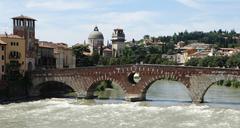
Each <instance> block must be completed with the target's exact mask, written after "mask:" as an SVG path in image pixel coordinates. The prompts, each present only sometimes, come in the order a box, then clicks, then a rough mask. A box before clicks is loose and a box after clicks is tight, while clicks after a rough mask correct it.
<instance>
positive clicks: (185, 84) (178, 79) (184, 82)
mask: <svg viewBox="0 0 240 128" xmlns="http://www.w3.org/2000/svg"><path fill="white" fill-rule="evenodd" d="M159 80H169V81H176V82H179V83H181V84H182V87H183V88H184V91H185V92H186V93H187V95H188V97H189V98H190V99H192V97H191V95H190V92H189V90H188V87H189V80H188V79H186V78H181V77H178V76H174V75H172V76H165V75H160V76H155V77H153V78H152V79H150V80H149V81H148V82H145V83H144V86H143V89H142V90H141V93H142V96H143V99H146V94H147V91H148V90H149V88H150V87H152V86H153V84H154V83H155V82H157V81H159ZM180 86H181V85H180Z"/></svg>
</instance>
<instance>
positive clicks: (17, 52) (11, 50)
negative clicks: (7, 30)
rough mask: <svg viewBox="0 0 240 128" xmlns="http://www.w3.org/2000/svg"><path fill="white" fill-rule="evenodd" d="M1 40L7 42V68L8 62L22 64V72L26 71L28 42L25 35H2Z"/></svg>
mask: <svg viewBox="0 0 240 128" xmlns="http://www.w3.org/2000/svg"><path fill="white" fill-rule="evenodd" d="M0 40H2V41H3V42H4V43H6V47H5V58H4V59H5V68H6V64H10V63H15V64H16V63H18V64H20V73H21V74H24V73H25V71H26V69H27V68H26V46H25V45H26V43H25V39H24V38H23V37H20V36H17V35H7V34H3V35H0Z"/></svg>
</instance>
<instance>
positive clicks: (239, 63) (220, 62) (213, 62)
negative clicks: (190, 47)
mask: <svg viewBox="0 0 240 128" xmlns="http://www.w3.org/2000/svg"><path fill="white" fill-rule="evenodd" d="M185 65H186V66H202V67H226V68H238V67H240V53H238V54H235V55H233V56H231V57H227V56H207V57H205V58H191V59H190V60H189V61H188V62H186V63H185Z"/></svg>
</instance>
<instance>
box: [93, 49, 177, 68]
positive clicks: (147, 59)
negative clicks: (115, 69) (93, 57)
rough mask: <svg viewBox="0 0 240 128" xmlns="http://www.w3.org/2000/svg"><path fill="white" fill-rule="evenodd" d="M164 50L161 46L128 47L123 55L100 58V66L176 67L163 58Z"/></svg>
mask: <svg viewBox="0 0 240 128" xmlns="http://www.w3.org/2000/svg"><path fill="white" fill-rule="evenodd" d="M162 54H163V50H162V47H160V46H149V47H144V46H143V45H135V46H133V47H126V48H125V49H124V50H123V51H122V55H120V56H119V57H117V58H114V57H103V56H102V57H100V59H99V63H98V64H99V65H122V64H137V63H138V64H139V63H144V64H165V65H175V64H176V63H175V62H173V61H169V60H168V59H166V58H162Z"/></svg>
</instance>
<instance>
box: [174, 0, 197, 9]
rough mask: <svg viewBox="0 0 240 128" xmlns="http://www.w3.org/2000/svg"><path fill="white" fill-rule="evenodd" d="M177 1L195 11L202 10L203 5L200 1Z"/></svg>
mask: <svg viewBox="0 0 240 128" xmlns="http://www.w3.org/2000/svg"><path fill="white" fill-rule="evenodd" d="M176 1H177V2H179V3H181V4H183V5H185V6H188V7H191V8H194V9H201V5H200V3H199V2H198V0H176Z"/></svg>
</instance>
